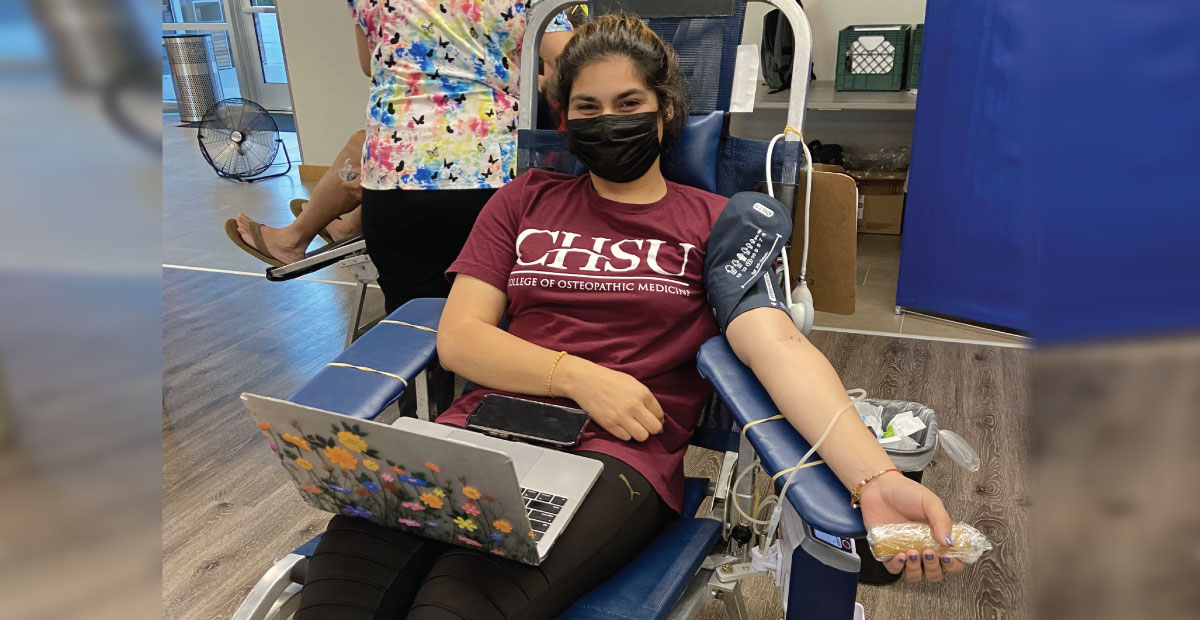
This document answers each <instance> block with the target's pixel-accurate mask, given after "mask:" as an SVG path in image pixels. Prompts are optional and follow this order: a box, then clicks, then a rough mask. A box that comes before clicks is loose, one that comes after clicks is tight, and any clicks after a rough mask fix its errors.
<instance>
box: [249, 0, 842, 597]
mask: <svg viewBox="0 0 1200 620" xmlns="http://www.w3.org/2000/svg"><path fill="white" fill-rule="evenodd" d="M576 3H577V0H543V1H542V2H539V3H538V4H535V5H533V8H532V9H531V10H530V11H529V16H528V20H529V24H530V26H529V28H528V31H527V33H526V38H525V41H524V47H525V49H538V40H539V38H540V35H541V32H542V30H543V28H544V25H545V24H547V23H548V22H549V20H550V19H551V18H552V17H553V15H555V14H556V13H557V12H558V11H560V10H562V9H563V8H566V7H569V6H571V5H573V4H576ZM622 4H623V5H624V6H625V7H626V8H627V9H633V10H636V7H637V4H638V2H636V1H633V0H626V1H624V2H623V3H622ZM731 4H732V6H733V13H732V15H710V16H702V17H685V18H679V17H664V18H652V19H649V20H648V21H649V23H650V26H651V28H653V29H654V30H655V31H656V32H658V33H659V34H660V35H661V36H663V37H664V39H665V40H667V41H668V42H670V43H672V44H673V45H674V46H675V48H676V50H677V51H678V52H679V55H680V59H681V64H682V65H683V67H684V70H685V71H686V73H687V77H688V80H689V88H690V90H691V96H692V100H691V108H692V110H691V111H692V117H691V118H690V119H689V122H688V124H687V128H686V129H685V131H684V135H683V137H682V138H681V140H680V144H679V145H678V148H677V151H676V154H675V157H674V158H673V161H672V162H671V164H670V166H669V167H668V170H667V171H666V172H667V176H668V178H670V179H671V180H673V181H676V182H679V183H685V184H689V185H693V186H696V187H700V188H702V189H706V190H708V191H713V192H716V193H719V194H722V195H725V196H732V195H733V194H734V193H736V192H738V191H743V190H747V189H751V186H752V185H753V183H754V182H756V181H763V180H765V179H764V176H765V175H764V170H763V161H764V159H765V156H766V150H767V148H766V147H767V145H766V143H765V142H763V141H758V140H749V139H743V138H737V137H731V136H728V135H726V133H727V132H726V130H725V116H726V114H725V112H723V110H725V109H727V108H728V104H729V99H730V90H731V84H732V81H733V68H734V59H735V57H736V49H737V45H738V43H739V42H740V37H741V32H742V21H743V17H744V15H745V2H744V1H743V0H736V1H733V2H731ZM769 4H772V5H774V6H776V7H778V8H780V9H781V10H782V11H783V13H784V15H785V16H786V17H787V18H788V19H789V21H790V22H791V23H792V27H793V31H794V32H795V33H796V40H797V53H796V55H795V57H796V67H799V69H798V70H797V72H796V74H797V75H807V67H808V65H809V62H810V51H811V33H810V30H809V28H808V22H807V19H806V18H805V17H804V14H803V12H802V11H801V10H800V8H799V7H798V6H797V5H796V3H795V2H794V1H792V0H770V1H769ZM646 14H649V15H653V14H654V13H653V11H652V10H651V11H648V12H647V13H646ZM535 26H540V27H535ZM525 64H526V65H528V64H533V65H534V67H528V66H523V67H522V68H521V70H522V79H521V83H522V93H521V101H522V102H529V101H536V97H534V95H533V91H532V88H533V87H532V84H536V79H535V77H534V74H533V71H535V70H536V69H535V67H536V63H525ZM806 95H807V93H806V89H804V88H796V89H795V90H794V92H793V93H792V97H791V105H790V107H789V112H788V123H789V124H791V125H792V126H795V127H799V126H801V124H802V122H803V114H804V108H805V97H806ZM535 105H536V104H534V105H530V104H526V108H527V109H526V110H524V112H525V113H524V114H522V115H521V129H520V131H519V132H518V153H519V155H518V158H519V160H518V165H519V167H520V168H521V169H522V170H524V169H528V168H530V167H540V168H547V169H553V170H557V171H560V172H576V173H580V172H582V168H581V167H580V166H579V164H578V163H577V162H576V161H575V159H574V158H573V157H572V156H571V155H570V154H569V153H568V152H567V149H566V143H565V140H564V139H563V137H562V136H561V135H559V134H558V132H554V131H538V130H534V129H532V127H531V122H532V120H531V119H533V118H536V108H535ZM775 153H776V155H775V157H774V161H773V162H772V166H773V170H772V175H773V177H774V178H775V179H779V180H781V181H783V182H784V183H792V184H794V183H795V182H796V181H797V179H798V177H799V169H798V168H799V167H798V165H797V164H798V161H799V148H798V146H797V145H796V143H795V142H783V143H781V144H779V145H777V147H776V149H775ZM356 244H361V241H355V240H349V241H348V242H343V243H341V244H334V245H333V246H329V247H327V248H323V249H322V250H321V251H318V253H320V252H322V251H328V252H329V253H328V255H325V256H314V257H313V258H318V259H319V260H312V261H307V262H305V263H304V264H303V265H302V266H301V267H300V268H298V269H294V270H293V271H292V272H291V274H294V275H290V276H289V274H288V273H278V272H277V273H276V274H275V275H276V277H274V278H273V279H288V278H289V277H296V276H297V275H303V273H308V272H311V271H313V270H315V269H319V268H320V267H322V266H325V265H328V264H332V263H334V262H338V261H341V260H346V259H350V260H351V261H353V262H354V265H355V268H357V269H361V270H363V273H364V274H365V275H366V276H369V275H370V266H369V257H368V256H366V254H365V250H364V249H363V248H362V247H360V245H356ZM339 252H340V253H339ZM318 253H314V255H315V254H318ZM364 263H366V264H365V265H364ZM360 281H361V280H360ZM365 286H366V284H365V283H364V284H363V285H362V286H360V304H359V305H358V306H357V307H356V309H355V312H356V314H357V313H359V312H360V311H361V294H362V293H363V292H365ZM444 302H445V300H442V299H417V300H413V301H411V302H409V303H407V304H405V305H404V306H402V307H401V308H399V309H398V310H396V311H395V312H393V313H392V314H391V315H389V316H388V317H386V318H385V319H383V320H381V321H378V323H377V324H375V325H374V326H373V327H370V328H369V329H367V330H366V331H365V333H363V334H362V336H361V338H357V340H356V339H355V338H356V337H357V336H358V332H360V331H363V330H362V328H361V327H360V325H359V322H360V319H361V317H360V316H354V317H352V319H351V329H350V334H349V337H348V340H350V341H351V342H352V344H350V345H349V346H348V347H347V348H346V350H345V351H344V352H342V353H341V354H340V355H339V356H338V357H337V358H335V359H334V360H332V361H331V362H330V363H329V365H327V366H326V367H325V368H324V369H322V370H321V371H320V372H318V373H317V374H316V375H315V376H314V377H312V379H310V380H309V381H308V382H307V383H306V384H305V385H304V386H303V387H301V388H300V390H298V391H297V392H296V393H295V394H293V395H292V396H291V397H290V400H291V401H292V402H295V403H298V404H302V405H306V406H310V407H316V408H319V409H324V410H327V411H333V412H337V413H341V414H344V415H348V416H353V417H357V418H363V419H375V418H376V417H377V416H379V415H380V414H381V413H382V412H383V411H384V410H385V409H386V408H387V407H388V406H389V405H390V404H392V403H394V402H396V401H397V400H398V399H399V398H400V396H401V395H402V394H403V393H404V392H405V391H406V390H407V389H408V388H409V387H410V384H411V387H413V388H414V389H415V390H416V396H417V401H418V407H417V410H418V415H420V416H421V417H424V418H431V417H433V414H434V412H433V411H431V410H432V409H434V407H431V406H430V404H429V403H428V402H427V398H426V397H425V396H426V394H425V392H426V390H425V385H426V381H427V377H428V374H429V372H428V371H430V370H431V369H433V368H435V367H436V330H437V327H438V321H439V319H440V315H441V311H442V308H443V305H444ZM398 352H403V355H400V354H398ZM698 362H699V367H700V371H701V373H702V374H703V376H705V377H706V378H708V379H709V381H711V382H712V384H713V385H714V387H715V388H716V392H717V398H714V400H713V401H712V402H710V403H709V405H708V406H707V407H706V408H705V411H704V412H703V414H702V416H701V419H700V423H699V425H698V427H697V429H696V432H695V435H694V436H693V438H692V444H693V445H697V446H701V447H704V448H708V449H712V450H717V451H719V452H722V453H723V454H724V458H723V460H722V465H721V468H720V472H719V475H718V479H717V481H716V482H715V483H714V482H711V481H709V480H707V479H696V478H689V479H687V480H686V482H685V494H684V503H683V517H682V518H681V519H679V520H678V521H676V522H674V523H672V524H671V525H670V526H668V527H667V528H666V529H665V530H664V531H663V532H662V533H661V534H660V535H659V536H658V538H657V539H656V540H654V541H653V542H652V543H651V544H650V545H649V546H648V547H647V548H646V549H645V550H644V551H643V552H642V553H641V554H640V555H639V556H638V557H637V558H635V559H634V560H633V561H632V562H630V563H629V565H627V566H626V567H625V568H623V569H622V570H621V571H620V572H618V573H616V574H615V575H613V576H612V577H610V578H609V579H608V580H607V581H605V582H604V583H602V584H600V585H599V586H597V587H596V588H595V589H594V590H592V591H591V592H589V593H588V594H587V595H585V596H584V597H582V598H581V599H579V600H578V601H576V602H575V604H574V605H572V606H571V607H570V608H568V609H566V610H564V611H563V612H562V613H560V614H559V618H562V619H564V620H599V619H605V620H607V619H613V618H616V619H627V620H659V619H664V618H672V619H682V618H690V617H694V616H695V615H696V614H698V613H699V611H700V610H701V608H702V607H704V605H705V604H706V603H707V602H708V601H709V600H711V599H712V598H713V597H716V598H718V599H720V600H722V601H723V603H724V605H725V609H726V611H727V613H728V615H729V616H730V617H731V618H737V619H739V620H741V619H746V618H748V616H747V612H746V607H745V602H744V600H743V599H742V596H741V589H740V585H739V584H740V579H741V578H742V577H744V576H748V575H750V574H754V573H753V572H750V571H742V570H740V565H738V563H739V557H738V556H737V555H735V552H736V551H738V550H739V548H740V546H739V545H738V543H737V542H736V541H733V540H731V532H732V531H733V529H734V526H736V525H737V524H738V519H737V517H736V516H735V514H734V512H733V510H732V507H731V506H730V501H732V499H733V498H734V497H735V495H736V496H739V497H741V498H743V502H744V500H745V498H748V497H749V496H750V483H749V481H748V480H745V477H741V478H739V474H741V473H742V472H743V471H745V470H746V468H748V467H750V464H751V462H752V460H753V457H754V454H755V453H757V454H758V455H759V458H760V459H761V462H762V465H763V467H764V468H765V469H766V470H767V472H768V473H770V474H772V475H773V474H775V473H777V472H779V471H782V470H784V469H787V468H788V467H790V466H792V465H794V464H795V463H796V462H797V461H799V459H800V457H801V456H802V455H803V454H804V452H805V451H807V450H808V448H809V445H808V443H807V442H806V441H805V440H804V439H803V438H802V437H801V436H800V435H799V434H797V433H796V432H795V431H793V430H792V428H791V427H790V425H788V423H787V422H785V421H777V422H773V423H765V424H760V425H757V427H756V428H753V429H751V430H750V431H749V432H748V433H747V434H746V437H742V436H741V433H740V432H739V430H738V429H739V427H742V426H745V425H746V424H748V423H750V422H752V421H754V420H759V419H763V418H767V417H770V416H773V415H776V414H778V413H779V412H778V410H777V409H776V407H775V405H774V404H773V403H772V402H771V400H770V398H769V397H768V396H767V394H766V392H765V390H764V389H763V388H762V386H761V385H760V384H759V383H758V381H757V380H756V379H755V378H754V376H753V374H752V373H751V372H750V371H749V369H748V368H746V367H745V366H744V365H743V364H742V363H741V362H740V361H738V359H737V357H736V356H735V355H734V354H733V352H732V351H731V350H730V348H729V345H728V343H727V342H726V341H725V339H724V337H716V338H713V339H712V340H710V341H709V342H707V343H706V344H705V345H704V346H703V347H702V348H701V350H700V353H699V357H698ZM736 479H742V480H745V481H744V482H743V483H742V486H741V488H735V485H734V484H733V482H732V481H734V480H736ZM780 483H782V478H781V479H780ZM708 496H711V497H712V498H713V502H712V504H711V507H710V508H709V509H708V510H706V511H705V512H704V513H703V514H700V513H699V508H700V505H701V503H702V501H703V499H705V498H706V497H708ZM787 500H788V501H789V502H790V503H791V506H792V508H794V510H795V512H796V513H797V514H798V515H799V516H800V518H801V519H802V520H803V522H804V532H803V533H802V535H801V536H800V539H799V540H798V541H796V546H795V548H794V551H791V550H789V555H788V557H787V558H786V559H785V561H786V562H790V566H791V572H790V578H789V583H788V590H787V592H788V600H787V612H788V613H787V617H788V618H799V617H803V618H806V619H817V620H826V619H837V620H849V619H851V618H853V617H855V603H854V598H855V591H856V588H857V573H858V566H859V560H858V556H857V555H856V554H855V553H854V550H853V544H852V543H850V542H849V540H848V539H850V538H853V537H856V536H862V535H863V534H864V531H863V525H862V520H861V518H860V516H859V514H858V513H857V511H856V510H853V509H851V508H850V505H849V496H848V493H847V492H846V490H845V489H844V488H843V487H842V485H841V484H840V482H838V480H837V479H836V477H834V475H833V473H832V472H831V471H830V470H829V469H828V468H827V467H825V466H824V465H819V466H815V467H809V468H806V469H803V470H801V471H799V472H797V474H796V480H795V482H794V484H793V485H792V486H791V487H790V488H789V490H788V497H787ZM319 539H320V536H319V535H318V536H317V537H315V538H313V539H312V540H310V541H308V542H306V543H305V544H303V545H301V546H300V547H298V548H297V549H295V550H294V551H293V552H292V553H290V554H288V555H287V556H286V557H284V558H283V559H281V560H280V561H279V562H277V563H276V564H275V565H274V566H273V567H271V569H269V570H268V571H267V573H266V574H265V575H264V576H263V578H262V579H261V580H260V581H259V582H258V584H257V585H255V586H254V588H253V589H252V590H251V592H250V593H249V595H248V596H247V597H246V599H245V601H244V602H243V603H242V605H241V607H239V609H238V610H237V612H236V613H235V614H234V618H235V619H236V620H251V619H254V620H259V619H266V618H287V617H288V616H289V615H290V614H291V613H293V612H294V610H295V609H296V607H297V605H298V603H299V596H298V594H299V591H300V584H301V583H303V582H304V576H305V571H306V569H307V558H308V557H309V556H311V554H312V552H313V550H314V549H315V548H316V545H317V541H318V540H319Z"/></svg>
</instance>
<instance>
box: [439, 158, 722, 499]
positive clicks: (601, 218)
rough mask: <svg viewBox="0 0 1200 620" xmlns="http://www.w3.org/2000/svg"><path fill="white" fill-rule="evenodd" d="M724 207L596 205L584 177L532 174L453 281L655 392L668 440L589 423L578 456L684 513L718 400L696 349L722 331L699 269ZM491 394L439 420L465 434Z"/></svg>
mask: <svg viewBox="0 0 1200 620" xmlns="http://www.w3.org/2000/svg"><path fill="white" fill-rule="evenodd" d="M726 202H727V199H725V198H723V197H721V196H718V195H716V194H710V193H708V192H705V191H702V190H699V189H695V188H692V187H687V186H684V185H677V184H675V183H671V182H668V183H667V194H666V196H664V197H663V198H662V199H661V200H659V201H657V202H654V203H651V204H644V205H632V204H625V203H620V202H614V201H612V200H607V199H605V198H602V197H600V195H599V194H597V193H596V190H595V188H594V187H593V186H592V182H591V178H590V177H589V176H588V175H583V176H579V177H575V176H568V175H562V174H556V173H551V172H544V171H541V170H530V171H529V172H527V173H526V174H523V175H521V176H519V177H517V178H516V179H514V180H513V181H512V182H511V183H509V184H508V185H506V186H504V187H503V188H501V189H500V190H499V191H497V192H496V195H495V196H493V197H492V199H491V200H490V201H489V202H488V203H487V206H485V207H484V208H483V211H482V212H481V213H480V215H479V219H478V220H477V221H476V222H475V228H474V229H473V230H472V231H471V236H470V238H469V239H468V240H467V244H466V246H465V247H464V248H463V251H462V253H461V254H459V256H458V260H457V261H455V262H454V264H453V265H451V266H450V269H449V271H448V273H460V274H466V275H469V276H472V277H474V278H478V279H480V280H482V281H484V282H487V283H488V284H491V285H492V286H495V287H496V288H498V289H500V290H501V291H504V292H505V294H506V295H507V296H508V316H509V321H510V322H509V325H508V331H509V332H510V333H512V334H513V335H515V336H518V337H520V338H522V339H524V340H527V341H529V342H532V343H534V344H537V345H541V346H543V347H546V348H547V349H552V350H555V351H567V352H568V353H570V354H571V355H575V356H578V357H581V358H583V359H587V360H590V361H592V362H595V363H597V364H600V365H602V366H605V367H607V368H611V369H613V370H619V371H621V372H624V373H628V374H630V375H632V376H633V377H634V378H636V379H637V380H638V381H641V382H642V383H643V384H644V385H645V386H646V387H647V388H649V389H650V391H651V392H653V393H654V396H655V397H656V398H657V399H658V402H659V403H660V404H661V405H662V408H663V412H664V413H665V414H666V418H665V420H664V424H663V427H664V428H663V433H662V434H661V435H652V436H651V437H650V439H648V440H647V441H645V442H640V443H639V442H637V441H621V440H620V439H617V438H616V437H614V436H613V435H612V434H610V433H608V432H607V431H605V430H604V429H603V428H600V426H599V425H597V424H595V423H592V424H589V425H588V427H587V430H586V431H585V432H584V434H583V439H582V441H581V442H580V444H579V445H578V446H577V447H576V448H575V449H576V450H588V451H593V452H600V453H603V454H608V455H610V456H613V457H616V458H618V459H620V460H621V461H623V462H625V463H627V464H629V466H631V467H633V468H634V469H636V470H637V471H638V472H640V473H641V474H642V475H643V476H645V477H646V479H647V480H648V481H649V482H650V484H651V485H653V486H654V488H655V490H656V491H658V493H659V495H660V496H661V497H662V498H663V500H664V501H665V502H666V503H667V505H669V506H671V507H672V508H674V509H675V510H677V511H678V510H680V508H681V506H682V503H683V454H684V451H685V450H686V449H687V446H688V441H689V440H690V439H691V436H692V431H693V430H694V429H695V427H696V420H697V418H698V416H699V413H700V410H701V408H702V407H703V406H704V404H705V403H706V402H707V401H708V399H709V397H710V396H711V395H712V387H711V386H710V385H709V384H708V382H707V381H705V380H704V379H703V378H701V377H700V374H699V372H698V371H697V369H696V353H697V351H699V349H700V345H701V344H703V343H704V341H705V340H707V339H709V338H711V337H713V336H715V335H717V333H718V332H717V325H716V322H715V321H714V319H713V312H712V307H711V306H709V304H708V301H707V299H706V298H705V293H704V288H703V285H702V278H703V269H702V267H703V265H704V249H705V247H706V245H707V243H708V237H709V233H711V232H712V228H713V223H714V222H716V220H717V216H718V215H719V214H720V213H721V209H722V208H723V207H724V206H725V203H726ZM546 370H547V372H548V371H549V370H550V369H549V368H547V369H546ZM495 392H496V390H489V389H483V388H481V389H477V390H475V391H474V392H472V393H470V394H468V395H466V396H464V397H463V398H461V399H459V400H458V401H456V402H455V403H454V404H453V405H451V406H450V408H449V409H448V410H447V411H446V412H445V413H443V414H442V415H441V416H440V417H439V418H438V422H442V423H448V424H455V425H458V426H463V425H464V424H465V422H466V418H467V416H468V415H469V414H470V413H471V411H472V410H474V408H475V405H476V404H478V402H479V399H481V398H483V396H484V395H485V394H489V393H495ZM517 396H521V397H522V398H536V397H530V396H528V395H517ZM540 400H546V401H549V399H548V398H542V399H540ZM555 402H558V404H564V405H569V406H575V403H573V402H571V401H569V400H565V399H558V401H555Z"/></svg>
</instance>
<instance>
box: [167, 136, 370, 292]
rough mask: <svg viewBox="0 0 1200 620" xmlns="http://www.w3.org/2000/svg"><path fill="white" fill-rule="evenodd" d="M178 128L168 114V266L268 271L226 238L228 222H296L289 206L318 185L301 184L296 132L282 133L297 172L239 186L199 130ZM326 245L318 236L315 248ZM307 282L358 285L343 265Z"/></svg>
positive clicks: (306, 182)
mask: <svg viewBox="0 0 1200 620" xmlns="http://www.w3.org/2000/svg"><path fill="white" fill-rule="evenodd" d="M178 125H179V116H178V115H176V114H165V115H163V231H162V235H163V236H162V242H163V263H164V264H166V265H179V266H184V267H201V268H206V269H221V270H228V271H240V272H249V273H263V272H264V271H265V270H266V268H267V266H266V265H265V264H264V263H263V262H261V261H259V260H257V259H255V258H254V257H252V256H250V255H249V254H246V253H245V252H243V251H241V250H240V249H238V248H237V246H235V245H233V243H232V242H230V241H229V238H228V237H226V236H225V229H224V225H225V220H227V219H230V218H234V217H237V214H238V213H245V214H246V215H249V216H250V217H252V218H254V219H255V220H257V221H259V222H262V223H263V224H267V225H269V226H282V225H285V224H287V223H288V222H290V221H292V219H293V217H292V212H291V211H290V210H289V208H288V203H289V202H291V200H292V199H293V198H305V197H307V196H308V191H309V189H310V188H311V187H312V186H314V185H315V184H316V182H315V181H301V180H300V172H299V170H300V168H299V166H300V148H299V145H298V143H297V141H296V134H295V133H291V132H282V133H280V134H279V135H280V138H281V139H282V140H283V141H284V142H285V144H287V149H288V152H289V154H290V155H291V157H292V171H291V173H289V174H287V175H286V176H282V177H277V178H274V179H267V180H264V181H258V182H255V183H239V182H236V181H231V180H228V179H222V178H219V177H218V176H217V175H216V173H214V172H213V170H212V168H210V167H209V165H208V163H207V162H205V161H204V157H203V155H201V153H200V147H199V146H198V145H197V142H196V130H195V129H187V128H183V127H178ZM284 161H285V160H284V158H283V152H282V151H280V153H279V155H278V156H277V158H276V162H277V164H279V169H282V168H283V162H284ZM273 170H274V169H273ZM321 243H322V242H321V239H320V238H317V239H316V240H315V243H314V245H313V246H312V247H314V248H315V247H318V246H319V245H320V244H321ZM307 279H310V280H311V279H323V280H333V281H337V282H346V283H349V284H353V283H354V279H353V278H352V277H351V276H350V274H348V273H346V272H345V271H344V270H343V269H341V268H340V267H337V266H333V267H330V268H327V269H322V270H321V271H318V272H316V273H313V274H310V275H309V276H307ZM375 294H378V292H377V291H376V292H375Z"/></svg>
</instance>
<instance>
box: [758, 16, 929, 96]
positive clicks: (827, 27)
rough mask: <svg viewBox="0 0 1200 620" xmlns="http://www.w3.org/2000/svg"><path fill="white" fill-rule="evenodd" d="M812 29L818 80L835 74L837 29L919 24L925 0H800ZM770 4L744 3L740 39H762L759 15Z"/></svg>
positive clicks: (814, 66) (814, 61)
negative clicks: (743, 19)
mask: <svg viewBox="0 0 1200 620" xmlns="http://www.w3.org/2000/svg"><path fill="white" fill-rule="evenodd" d="M801 3H802V4H803V5H804V12H805V14H807V15H808V22H809V24H811V25H812V31H813V71H814V72H816V74H817V79H818V80H832V79H833V78H834V76H835V67H836V65H835V61H836V59H837V38H838V32H839V31H841V29H842V28H845V27H846V26H852V25H856V24H920V23H923V22H924V21H925V0H801ZM770 10H771V6H770V5H768V4H766V3H763V2H751V3H750V4H748V5H747V6H746V22H745V26H744V28H743V29H742V42H743V43H753V44H758V42H759V41H761V40H762V19H763V15H766V14H767V12H769V11H770Z"/></svg>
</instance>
